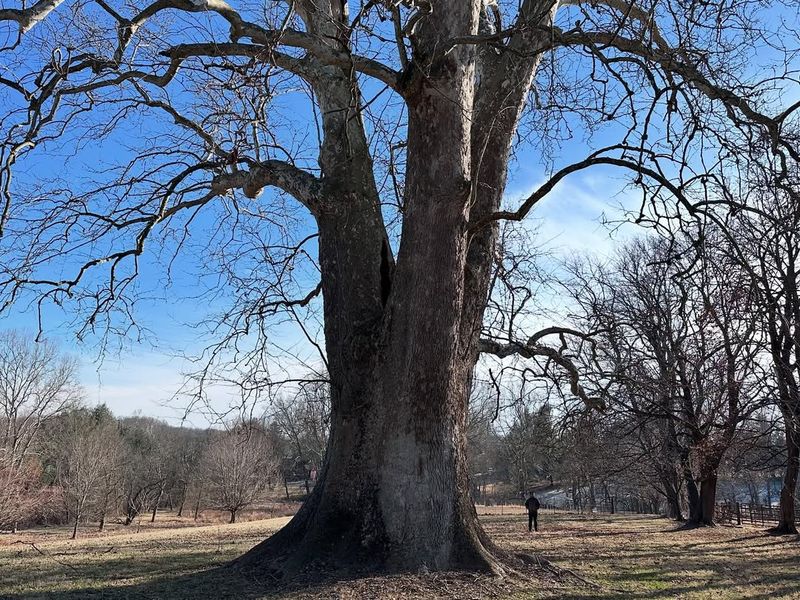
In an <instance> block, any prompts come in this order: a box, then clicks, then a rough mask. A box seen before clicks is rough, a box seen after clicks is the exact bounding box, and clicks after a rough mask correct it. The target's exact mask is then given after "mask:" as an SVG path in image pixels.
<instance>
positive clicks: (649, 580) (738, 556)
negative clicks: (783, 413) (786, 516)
mask: <svg viewBox="0 0 800 600" xmlns="http://www.w3.org/2000/svg"><path fill="white" fill-rule="evenodd" d="M481 518H482V520H483V522H484V525H485V526H486V528H487V530H488V531H489V533H490V534H491V535H492V537H493V538H494V539H495V540H496V541H497V542H498V543H499V544H500V545H501V546H503V547H505V548H507V549H510V550H514V551H519V552H526V553H533V554H535V555H537V556H539V557H540V558H543V559H547V560H549V561H551V562H552V563H553V564H555V565H557V566H558V567H560V568H562V569H564V571H563V572H562V573H561V575H562V576H561V578H560V579H559V578H555V579H554V578H552V577H551V578H548V579H547V580H546V581H539V580H537V579H535V578H527V579H526V578H519V577H517V578H513V577H512V578H510V581H508V582H503V583H502V584H495V583H491V582H487V581H486V580H485V579H481V580H478V579H475V580H474V581H473V580H472V579H470V578H464V577H463V576H461V577H460V578H459V577H458V576H453V577H448V576H442V575H429V576H425V575H422V576H415V577H407V578H403V577H398V576H395V577H391V578H389V577H387V578H371V579H370V580H362V581H359V582H346V581H345V582H339V583H336V584H331V585H329V586H320V587H317V588H315V589H311V590H295V591H293V592H291V593H285V594H277V596H276V594H275V593H273V594H272V595H270V596H269V597H283V596H289V597H302V598H322V597H325V598H329V597H352V598H360V597H371V596H374V597H382V598H383V597H386V598H415V597H423V596H424V597H433V596H435V597H443V598H460V597H479V598H483V597H509V598H511V597H513V598H519V599H523V598H586V599H588V598H689V599H700V598H715V599H720V598H721V599H731V600H732V599H734V598H800V560H798V556H800V542H799V541H798V538H797V537H796V536H795V537H792V538H785V537H784V538H779V537H771V536H769V535H767V534H766V533H765V532H763V531H761V530H758V529H750V528H734V527H717V528H711V529H695V530H689V531H679V530H677V527H676V525H675V524H674V523H672V522H670V521H667V520H666V519H657V518H651V517H639V516H615V517H598V518H594V519H592V518H584V517H580V516H577V515H566V514H562V513H557V514H552V513H545V514H544V515H543V516H542V518H541V519H540V521H541V531H540V533H538V534H529V533H528V532H527V519H526V518H525V517H524V515H519V514H514V515H508V514H503V515H499V514H492V515H484V516H482V517H481ZM162 519H164V520H163V521H162V522H161V523H157V524H156V525H155V526H148V525H149V524H146V523H144V524H142V526H141V529H140V530H138V532H137V530H135V529H134V530H131V529H122V528H119V527H117V528H112V530H111V531H109V532H107V533H106V534H104V535H94V536H92V537H85V538H84V539H80V538H79V539H78V540H76V541H72V540H69V539H68V531H67V530H66V529H63V530H62V529H48V530H39V531H29V532H21V533H19V534H17V535H15V536H12V535H10V534H4V535H3V536H0V598H2V599H11V598H19V599H26V600H27V599H32V598H50V599H52V598H70V599H76V600H77V599H84V598H86V599H94V598H108V599H114V600H117V599H122V598H136V599H138V598H148V599H162V598H163V599H165V600H167V599H169V600H173V599H175V600H181V599H188V598H193V599H198V598H213V599H218V598H219V599H221V598H261V597H267V596H265V595H264V593H263V585H262V583H263V582H257V581H250V580H243V579H241V578H236V577H235V576H232V575H231V574H230V573H228V572H225V573H220V572H215V571H212V570H211V569H213V568H214V567H217V566H220V565H223V564H225V563H227V562H228V561H230V560H231V559H233V558H234V557H236V556H238V555H240V554H242V553H243V552H245V551H246V550H247V549H249V548H251V547H252V546H253V545H255V544H256V543H258V542H259V541H261V540H262V539H264V538H265V537H266V536H268V535H270V533H272V532H274V531H275V530H276V529H277V528H279V527H281V526H283V524H285V523H286V522H287V521H288V519H287V518H282V519H270V520H261V521H252V522H243V523H237V524H235V525H227V524H215V525H205V526H201V527H188V526H185V527H181V528H169V527H166V526H165V523H168V522H169V516H168V515H164V516H163V517H162ZM14 541H18V542H21V543H13V542H14ZM34 546H35V547H34ZM571 574H575V575H577V577H573V576H572V575H571ZM580 579H584V580H585V582H581V581H580Z"/></svg>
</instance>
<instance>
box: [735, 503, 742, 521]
mask: <svg viewBox="0 0 800 600" xmlns="http://www.w3.org/2000/svg"><path fill="white" fill-rule="evenodd" d="M736 524H737V525H741V524H742V505H741V504H739V503H738V502H737V503H736Z"/></svg>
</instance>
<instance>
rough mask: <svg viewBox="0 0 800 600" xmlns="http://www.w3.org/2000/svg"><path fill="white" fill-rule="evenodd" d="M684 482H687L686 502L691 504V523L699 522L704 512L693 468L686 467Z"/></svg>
mask: <svg viewBox="0 0 800 600" xmlns="http://www.w3.org/2000/svg"><path fill="white" fill-rule="evenodd" d="M683 477H684V482H685V483H686V502H687V504H688V506H689V523H699V522H700V519H701V517H702V514H703V509H702V506H701V504H700V490H698V489H697V483H696V482H695V480H694V476H693V475H692V472H691V470H689V469H688V468H684V471H683Z"/></svg>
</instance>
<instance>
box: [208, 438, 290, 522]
mask: <svg viewBox="0 0 800 600" xmlns="http://www.w3.org/2000/svg"><path fill="white" fill-rule="evenodd" d="M215 437H216V439H212V441H211V443H210V445H209V447H208V449H207V450H206V452H205V455H204V457H203V462H202V472H203V475H204V481H205V486H204V490H205V494H206V498H207V499H208V501H209V502H210V503H211V506H213V507H214V508H218V509H220V510H225V511H227V512H229V513H230V515H231V518H230V522H231V523H235V522H236V515H237V514H238V513H239V511H240V510H241V509H243V508H245V507H247V506H250V505H251V504H252V503H253V502H255V501H256V500H258V498H259V496H260V495H261V494H262V493H263V492H264V491H265V490H266V489H267V487H268V482H269V479H270V478H271V477H273V476H274V475H275V473H276V471H277V470H278V459H277V457H276V456H275V454H274V452H273V451H272V448H271V447H270V445H269V444H268V443H267V439H266V437H265V435H264V432H263V431H262V430H260V429H259V428H256V427H253V426H251V425H245V424H237V425H236V426H234V427H233V428H232V429H231V430H230V431H226V432H224V433H222V434H220V435H218V436H215Z"/></svg>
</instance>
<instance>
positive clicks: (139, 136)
mask: <svg viewBox="0 0 800 600" xmlns="http://www.w3.org/2000/svg"><path fill="white" fill-rule="evenodd" d="M209 29H210V30H212V29H215V26H209ZM567 76H568V77H570V78H571V77H573V76H574V77H575V78H576V79H575V81H579V80H580V73H578V74H577V75H576V74H575V73H568V74H567ZM183 83H185V82H183V81H181V80H176V82H175V86H174V87H179V86H180V85H182V84H183ZM380 89H381V86H380V85H377V84H375V83H372V84H368V85H365V86H364V95H365V97H366V98H372V96H373V95H374V94H375V93H377V91H379V90H380ZM185 94H187V92H181V91H178V92H176V93H175V96H173V99H174V100H176V101H177V102H178V103H179V104H182V103H186V106H187V107H190V104H189V103H188V102H185V101H187V100H188V99H189V96H187V95H185ZM794 94H795V95H796V94H797V91H795V92H794ZM789 100H791V99H789ZM2 101H3V98H2V97H0V102H2ZM391 102H396V98H395V99H392V98H391V96H390V95H389V94H383V95H382V96H381V97H379V98H378V100H377V101H375V102H374V103H372V104H371V105H370V108H371V110H372V111H374V112H375V113H379V112H380V111H381V110H383V109H386V110H389V111H390V112H389V114H391V111H392V110H395V111H396V108H392V107H391V105H390V103H391ZM309 107H310V103H309V102H308V101H307V99H306V98H305V96H304V93H303V91H302V90H300V89H293V90H291V91H290V92H288V93H286V94H284V95H280V96H278V97H277V98H276V100H275V102H274V104H273V106H271V107H270V112H269V118H270V120H271V123H270V126H271V127H272V128H274V130H275V131H276V132H277V133H278V134H279V137H281V138H282V139H285V140H286V141H287V143H288V144H290V145H293V147H294V148H295V149H296V150H297V151H298V153H299V154H300V155H301V156H302V158H303V159H304V160H306V161H308V164H313V160H314V157H315V152H314V148H313V146H314V144H313V141H314V140H315V139H316V131H315V127H314V119H313V116H312V113H311V111H310V109H309ZM190 108H191V107H190ZM99 110H106V113H105V114H104V115H101V114H100V113H95V114H94V116H93V117H92V119H94V120H91V119H90V120H89V121H86V125H87V126H89V125H92V124H94V123H96V122H97V120H98V119H100V118H101V117H102V116H105V117H108V116H109V115H110V114H112V113H111V112H109V111H111V109H109V108H105V109H99ZM573 118H574V117H573ZM168 121H170V119H166V120H164V117H163V115H162V116H161V118H159V117H158V116H153V115H149V114H148V115H143V114H131V115H129V118H128V119H127V120H126V121H125V122H124V123H123V124H121V125H120V126H119V127H118V128H117V129H115V130H114V131H113V132H112V133H111V134H110V135H108V136H107V137H106V138H104V139H103V140H98V139H97V138H96V137H93V136H92V135H91V134H89V133H88V130H87V129H79V130H76V131H75V132H74V134H71V137H67V138H65V139H63V140H61V141H59V142H58V143H55V144H48V145H45V146H43V147H41V148H39V149H37V151H36V152H34V153H33V154H32V155H30V156H29V157H26V158H25V160H24V161H21V162H20V163H19V164H18V168H17V171H16V179H15V185H18V186H20V189H27V190H31V189H32V190H34V191H36V190H37V189H38V188H39V187H41V186H42V185H43V182H44V183H46V184H52V185H55V186H59V185H60V186H62V187H69V188H72V189H73V190H80V189H81V188H82V186H85V185H88V183H87V182H85V181H84V179H86V180H88V179H90V178H91V176H92V171H93V170H97V169H102V168H105V167H107V166H110V165H114V164H118V163H120V162H124V160H125V158H126V156H127V155H128V153H130V152H135V151H136V150H137V149H136V148H130V147H129V146H130V142H131V140H150V139H152V140H154V143H155V141H157V140H159V139H160V137H161V136H162V135H164V134H165V132H166V131H167V128H168ZM568 125H569V127H570V128H571V129H573V130H574V131H576V132H577V135H576V137H575V138H572V139H567V140H565V141H564V142H563V143H562V145H561V147H560V148H558V149H557V150H556V152H554V154H555V165H556V167H559V166H563V165H564V164H568V163H570V162H573V161H575V160H578V159H581V158H584V157H585V156H586V154H587V153H588V151H589V150H590V149H589V148H588V147H587V141H586V140H585V139H583V138H581V137H580V136H581V135H583V134H582V125H581V123H580V122H578V121H577V119H576V118H574V121H572V122H569V123H568ZM562 133H563V132H562ZM613 133H615V131H614V124H611V125H606V128H605V129H603V130H601V133H600V135H597V136H593V137H592V139H591V145H592V146H593V147H595V148H596V147H598V146H600V145H603V144H604V143H605V142H607V141H610V140H613V141H616V140H615V138H614V137H613V136H612V134H613ZM83 134H86V137H85V138H81V137H80V136H81V135H83ZM87 140H88V143H87ZM164 140H167V141H168V138H166V136H165V135H164ZM171 143H176V142H175V141H172V142H171ZM76 147H77V148H78V150H77V151H76ZM542 162H543V161H542V160H541V157H540V156H539V155H538V154H537V150H536V146H535V145H533V144H532V145H526V144H522V145H521V146H520V148H519V149H518V151H517V154H516V156H515V161H514V162H513V164H512V166H511V169H510V174H509V183H508V186H507V192H506V197H507V203H508V205H509V206H514V205H516V204H517V201H518V200H519V199H521V198H524V197H526V196H527V195H528V194H530V193H531V191H532V190H534V189H535V188H536V187H538V185H539V184H540V183H541V182H542V181H544V179H545V170H544V168H543V167H542ZM79 174H83V175H79ZM625 185H626V180H625V174H624V173H621V172H619V171H617V170H614V169H609V168H597V169H595V170H587V171H582V172H579V173H578V174H575V175H573V176H571V177H569V178H567V179H566V180H564V181H562V182H561V183H560V184H559V185H558V186H557V187H556V189H555V190H554V191H553V192H552V193H551V194H550V195H549V196H548V197H547V198H545V199H544V200H543V201H541V203H540V204H539V205H538V206H537V207H536V208H535V210H534V211H533V213H532V216H531V218H530V220H529V226H530V227H535V228H537V230H538V241H539V244H540V247H541V249H542V250H546V251H550V252H551V253H552V258H550V259H548V260H552V261H554V264H555V263H557V262H558V260H560V258H562V257H565V256H570V255H572V254H575V253H581V254H592V255H594V256H596V257H599V258H607V257H610V256H611V254H612V253H613V249H614V247H615V245H616V244H617V243H618V242H619V241H620V240H621V239H626V238H628V237H631V236H632V235H635V234H636V232H637V230H636V228H634V227H633V226H630V225H627V226H623V227H621V228H619V229H617V230H616V231H614V232H613V233H612V232H611V231H610V230H609V229H608V228H607V227H605V226H604V225H603V224H602V223H601V221H602V220H603V218H605V220H610V221H615V220H620V219H621V218H622V212H621V211H620V207H622V208H623V209H633V208H635V207H636V203H637V200H638V193H637V192H635V191H631V190H626V189H625ZM259 202H265V203H266V202H279V200H278V199H277V195H275V194H273V193H271V192H265V194H264V195H263V196H262V197H261V198H260V199H259ZM301 213H302V209H301V210H300V211H298V213H297V214H296V215H293V218H296V219H297V226H296V229H297V231H298V232H299V233H300V234H302V235H305V234H307V233H308V232H309V231H310V228H309V224H308V222H307V219H308V217H307V216H305V217H304V216H303V215H302V214H301ZM218 216H219V213H212V214H211V215H208V214H205V213H203V214H201V215H200V216H199V217H198V219H197V220H196V221H195V222H194V224H193V227H192V230H191V231H192V232H193V236H194V237H193V239H192V240H190V242H191V243H190V250H189V252H187V253H185V254H184V255H183V256H182V258H181V260H179V261H178V262H177V263H176V265H175V268H174V269H173V270H172V271H171V273H170V277H169V282H167V278H166V276H165V269H164V265H165V263H166V262H168V258H169V254H170V250H171V248H172V246H171V244H172V241H170V240H167V241H165V242H164V244H163V245H160V246H159V245H154V246H155V247H148V252H147V254H146V256H145V257H143V259H142V260H141V261H140V276H139V288H140V292H141V294H140V295H141V297H142V298H141V300H140V301H139V303H138V305H137V308H136V313H135V314H136V318H137V321H138V322H139V323H140V324H141V325H142V326H143V328H144V329H145V330H146V331H145V334H144V335H143V336H141V339H138V338H136V337H133V338H132V337H130V336H129V337H128V338H112V339H111V345H110V347H109V348H108V351H107V352H103V353H101V352H100V348H99V338H98V337H97V336H88V337H87V338H86V339H85V341H84V342H83V343H82V344H78V343H76V340H75V337H74V326H73V323H72V316H71V315H70V314H69V312H65V311H62V310H61V309H59V308H58V307H54V306H49V307H47V309H46V310H45V313H44V323H43V325H44V329H45V333H46V335H47V336H48V337H50V338H51V339H54V340H56V341H58V342H59V343H60V344H61V346H62V347H63V348H64V350H65V351H68V352H71V353H73V354H75V355H77V356H78V357H79V358H80V360H81V364H82V367H81V373H80V378H81V381H82V383H83V385H84V388H85V390H86V399H87V402H89V403H91V404H96V403H100V402H105V403H106V404H108V405H109V407H110V408H111V409H112V410H113V411H114V412H115V413H117V414H122V415H127V414H133V413H135V412H138V411H141V412H142V413H143V414H147V415H152V416H159V417H162V418H176V416H178V415H181V414H182V411H181V410H180V409H181V399H177V401H175V402H173V406H168V405H167V404H168V403H169V401H170V399H171V398H172V397H173V395H174V394H175V392H176V391H177V390H178V388H179V387H180V384H181V382H182V373H183V372H184V371H186V370H187V369H190V368H191V365H189V364H187V363H186V361H185V360H183V359H182V358H181V357H182V355H192V354H197V353H198V352H199V351H200V349H201V348H202V345H203V342H204V340H207V339H208V338H207V336H205V335H204V334H203V333H202V331H200V330H197V329H195V328H194V327H193V322H194V321H196V320H197V319H199V318H202V316H205V315H207V314H210V313H212V312H213V311H214V310H218V309H220V308H222V307H223V306H224V304H225V302H226V301H228V300H230V296H226V297H220V298H209V296H207V295H204V294H203V292H204V291H206V290H207V289H208V288H209V287H211V286H213V274H207V273H204V265H205V262H206V260H207V257H206V256H205V253H206V251H208V248H210V247H211V244H206V241H205V240H207V238H208V237H209V236H212V235H213V233H212V232H213V230H214V227H215V224H216V223H215V218H216V217H218ZM304 219H305V222H304ZM310 248H313V243H312V244H311V245H310ZM71 266H73V267H74V263H73V264H54V265H53V266H52V270H53V272H54V273H57V274H60V273H63V272H66V271H68V270H69V267H71ZM300 279H301V280H303V278H302V277H301V278H300ZM306 279H307V280H310V279H311V276H308V277H306ZM167 283H169V285H167ZM311 286H312V287H313V284H311ZM550 302H552V303H553V305H552V306H551V309H552V311H553V314H554V315H556V314H557V313H558V311H559V309H560V307H559V306H558V305H557V304H558V303H557V300H551V301H550ZM317 325H318V324H317ZM0 327H14V328H21V329H26V330H29V331H34V330H35V329H36V314H35V310H33V309H32V308H31V305H26V304H25V303H24V302H22V303H19V304H18V305H17V306H15V307H14V308H13V309H12V311H10V312H8V313H6V314H4V315H0ZM312 329H313V327H312ZM270 338H271V340H272V342H274V343H275V344H276V345H277V346H280V347H284V348H285V347H293V348H296V349H297V348H299V349H300V352H299V354H301V355H304V356H306V357H308V360H309V361H313V360H314V352H313V351H312V350H311V349H309V348H305V349H304V348H303V346H304V345H305V346H306V347H307V346H308V345H307V344H305V342H303V340H302V336H301V335H300V332H299V331H298V330H297V329H296V328H293V327H289V326H285V325H279V326H276V327H274V328H273V329H272V330H271V332H270ZM101 354H102V360H100V361H98V357H99V356H100V355H101ZM291 362H292V361H289V362H288V363H287V368H288V369H289V370H292V369H295V368H297V369H300V368H302V367H298V366H297V365H292V364H291ZM214 393H216V394H218V395H219V398H218V401H219V402H220V403H221V404H225V403H227V402H230V401H231V400H232V399H233V400H235V398H231V397H230V392H229V391H227V390H224V389H218V390H215V392H214Z"/></svg>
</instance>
